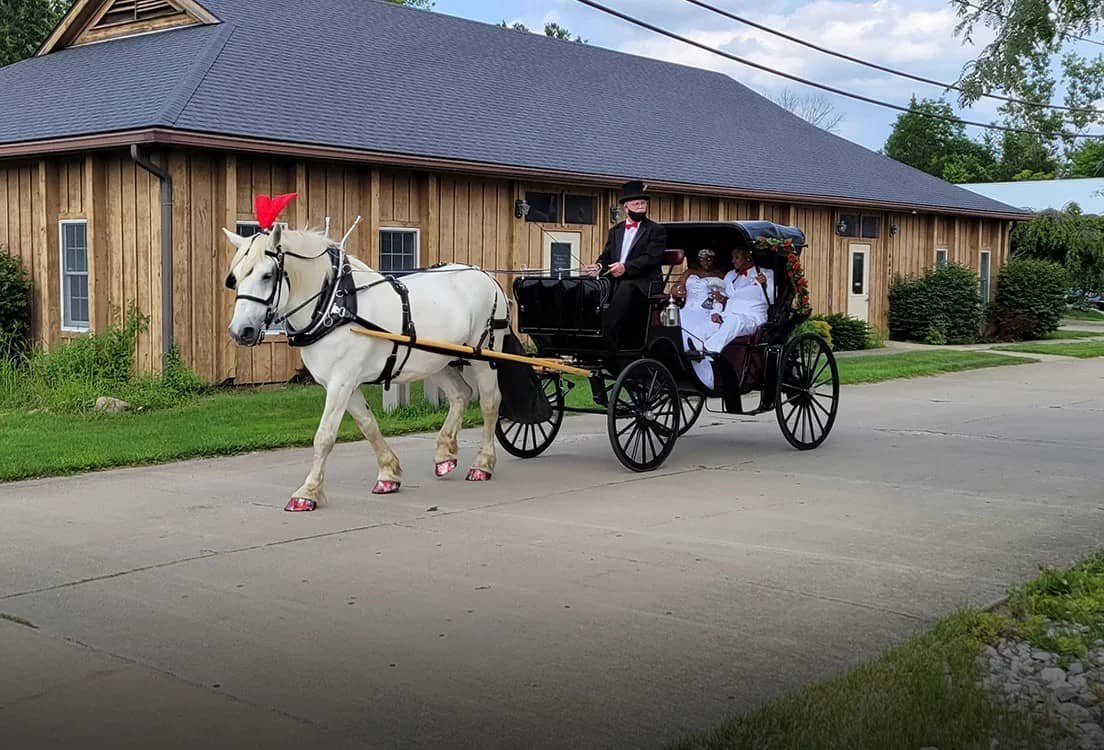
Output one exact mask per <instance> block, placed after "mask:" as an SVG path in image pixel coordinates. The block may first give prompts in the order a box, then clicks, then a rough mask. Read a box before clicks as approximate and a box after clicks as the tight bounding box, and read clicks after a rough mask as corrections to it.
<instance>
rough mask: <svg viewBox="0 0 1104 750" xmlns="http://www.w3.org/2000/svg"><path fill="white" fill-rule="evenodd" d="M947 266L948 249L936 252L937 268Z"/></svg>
mask: <svg viewBox="0 0 1104 750" xmlns="http://www.w3.org/2000/svg"><path fill="white" fill-rule="evenodd" d="M945 265H947V249H946V248H942V247H941V248H939V249H938V250H936V251H935V267H936V268H942V267H943V266H945Z"/></svg>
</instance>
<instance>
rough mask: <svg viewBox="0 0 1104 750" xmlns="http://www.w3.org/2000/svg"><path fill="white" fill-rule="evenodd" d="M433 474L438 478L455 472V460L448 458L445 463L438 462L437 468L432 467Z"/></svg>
mask: <svg viewBox="0 0 1104 750" xmlns="http://www.w3.org/2000/svg"><path fill="white" fill-rule="evenodd" d="M433 470H434V472H435V473H436V474H437V476H439V477H446V476H448V475H449V474H451V473H452V472H454V471H456V459H455V458H450V459H449V460H447V461H438V462H437V466H436V467H434V469H433Z"/></svg>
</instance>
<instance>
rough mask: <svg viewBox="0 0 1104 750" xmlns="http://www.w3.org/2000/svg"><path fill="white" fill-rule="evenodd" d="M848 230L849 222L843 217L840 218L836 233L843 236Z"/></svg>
mask: <svg viewBox="0 0 1104 750" xmlns="http://www.w3.org/2000/svg"><path fill="white" fill-rule="evenodd" d="M846 231H847V222H846V221H844V220H843V219H840V220H839V224H836V234H838V235H840V236H841V237H842V236H843V233H844V232H846Z"/></svg>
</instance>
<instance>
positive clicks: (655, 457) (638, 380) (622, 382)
mask: <svg viewBox="0 0 1104 750" xmlns="http://www.w3.org/2000/svg"><path fill="white" fill-rule="evenodd" d="M681 416H682V409H681V398H680V397H679V392H678V385H677V384H676V383H675V379H674V377H673V376H672V375H671V371H670V370H668V369H667V368H666V367H664V365H663V364H662V363H661V362H657V361H656V360H654V359H640V360H637V361H635V362H633V363H632V364H630V365H629V366H628V367H626V368H625V369H624V370H622V371H621V374H620V375H619V376H618V378H617V382H616V383H614V384H613V390H612V391H610V400H609V411H608V417H607V424H608V426H609V436H610V443H611V445H612V446H613V452H614V453H615V454H616V455H617V459H618V460H619V461H620V462H621V463H622V464H624V465H625V467H626V468H629V469H632V470H633V471H651V470H652V469H655V468H657V467H658V466H659V465H660V464H662V463H663V462H664V461H665V460H666V459H667V456H669V455H670V454H671V450H672V449H673V448H674V447H675V440H676V439H677V438H678V436H679V420H680V418H681Z"/></svg>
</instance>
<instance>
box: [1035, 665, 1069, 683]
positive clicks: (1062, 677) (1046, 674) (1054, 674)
mask: <svg viewBox="0 0 1104 750" xmlns="http://www.w3.org/2000/svg"><path fill="white" fill-rule="evenodd" d="M1039 677H1040V679H1042V681H1043V682H1045V683H1046V684H1048V685H1050V684H1053V683H1055V682H1065V681H1066V670H1064V669H1062V668H1061V667H1047V668H1046V669H1044V670H1043V671H1042V672H1040V673H1039Z"/></svg>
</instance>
